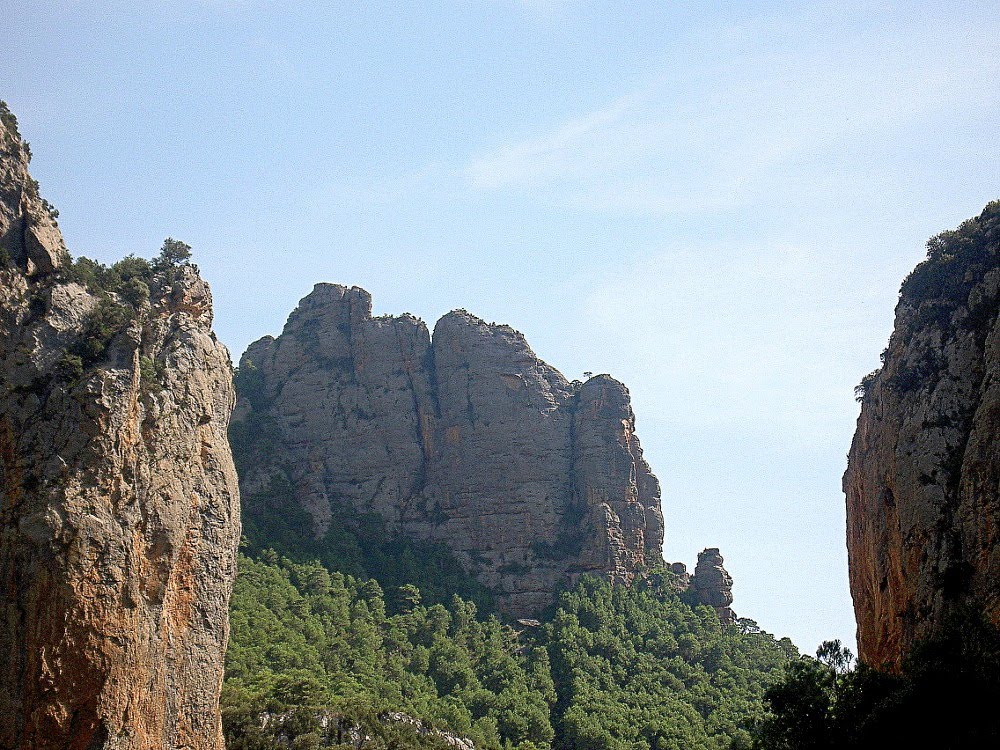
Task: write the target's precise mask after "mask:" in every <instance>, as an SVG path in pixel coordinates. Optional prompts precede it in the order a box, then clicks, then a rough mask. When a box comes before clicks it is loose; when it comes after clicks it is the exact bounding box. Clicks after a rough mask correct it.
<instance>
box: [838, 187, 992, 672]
mask: <svg viewBox="0 0 1000 750" xmlns="http://www.w3.org/2000/svg"><path fill="white" fill-rule="evenodd" d="M998 312H1000V202H994V203H991V204H990V205H988V206H987V207H986V208H985V210H984V211H983V212H982V214H981V215H980V216H978V217H976V218H974V219H970V220H968V221H966V222H964V223H963V224H962V225H961V226H960V227H959V228H958V229H957V230H954V231H948V232H944V233H942V234H940V235H938V236H937V237H934V238H932V239H931V241H930V242H928V255H927V260H925V261H924V262H923V263H921V264H920V265H919V266H917V268H916V269H915V270H914V271H913V272H912V273H911V274H910V275H909V276H908V277H907V279H906V280H905V281H904V282H903V285H902V289H901V291H900V298H899V303H898V305H897V307H896V323H895V329H894V331H893V333H892V337H891V338H890V340H889V346H888V347H887V348H886V350H885V352H884V353H883V356H882V359H883V366H882V368H881V369H880V370H877V371H876V372H874V373H872V374H871V375H869V376H867V377H866V378H865V379H864V381H862V384H861V385H860V386H859V387H858V394H859V399H860V400H861V401H862V408H861V416H860V417H859V419H858V426H857V432H856V433H855V436H854V442H853V444H852V446H851V451H850V454H849V457H848V458H849V463H848V467H847V472H846V473H845V475H844V492H845V493H846V495H847V546H848V556H849V563H850V580H851V593H852V595H853V597H854V608H855V613H856V616H857V621H858V646H859V651H860V658H861V659H862V660H863V661H864V662H866V663H868V664H869V665H872V666H876V667H881V666H887V667H889V668H890V669H898V668H899V666H900V665H901V663H902V661H903V660H904V659H905V657H906V656H907V655H908V654H909V652H910V650H911V648H912V647H913V645H914V642H915V641H917V640H919V639H923V638H927V637H930V636H933V635H934V634H935V632H936V630H937V629H938V628H939V627H940V626H941V625H942V623H944V622H945V621H946V620H947V619H948V617H949V615H950V614H952V613H956V612H959V611H960V610H962V609H963V608H969V607H971V608H975V609H978V610H981V611H982V613H983V614H985V615H986V617H987V618H988V619H990V620H991V621H992V622H993V623H994V624H1000V543H998V542H1000V493H998V487H1000V453H998V451H997V446H998V445H1000V330H998V320H997V318H998Z"/></svg>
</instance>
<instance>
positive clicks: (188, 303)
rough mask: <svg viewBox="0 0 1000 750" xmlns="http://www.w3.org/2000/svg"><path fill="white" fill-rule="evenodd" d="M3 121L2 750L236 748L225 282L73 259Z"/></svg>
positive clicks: (161, 267)
mask: <svg viewBox="0 0 1000 750" xmlns="http://www.w3.org/2000/svg"><path fill="white" fill-rule="evenodd" d="M0 120H2V125H0V748H3V749H4V750H29V749H30V750H50V749H51V750H57V749H58V750H68V749H70V748H73V749H76V748H79V750H105V749H106V750H168V749H169V750H174V749H175V748H185V749H186V750H221V748H222V747H223V743H222V737H221V727H220V721H219V712H218V699H219V691H220V688H221V682H222V668H223V663H222V660H223V653H224V649H225V645H226V638H227V634H228V621H227V616H228V611H227V609H228V601H229V593H230V590H231V585H232V581H233V577H234V575H235V553H236V544H237V541H238V538H239V517H238V497H239V496H238V488H237V482H236V475H235V472H234V468H233V464H232V456H231V453H230V450H229V446H228V442H227V439H226V429H227V424H228V421H229V416H230V412H231V408H232V406H233V401H234V395H233V390H232V385H231V369H230V365H229V360H228V355H227V353H226V350H225V349H224V347H223V346H222V345H221V344H220V343H219V342H218V341H217V340H216V339H215V336H214V335H213V334H212V330H211V323H212V312H211V296H210V293H209V290H208V286H207V285H206V284H205V283H204V282H203V281H202V280H201V279H200V278H199V277H198V274H197V272H196V271H195V269H194V268H193V267H191V266H189V265H187V264H185V263H183V262H177V261H176V259H170V258H167V259H162V260H161V262H160V263H158V264H152V265H151V264H149V263H148V262H145V261H141V260H137V259H126V261H123V263H122V264H119V265H117V266H115V267H113V268H112V269H110V270H109V269H102V267H100V266H98V265H96V264H92V263H91V264H87V263H83V262H81V263H77V264H75V265H71V264H70V263H69V257H68V254H67V253H66V249H65V247H64V246H63V241H62V238H61V235H60V232H59V230H58V228H57V227H56V224H55V221H54V219H53V214H54V212H53V211H52V210H51V208H50V207H49V206H48V204H46V203H45V202H44V201H43V200H42V199H41V198H40V197H39V196H38V186H37V183H35V182H34V181H33V180H32V179H31V177H30V176H29V174H28V159H29V156H28V152H27V148H26V145H25V144H24V143H23V142H22V141H21V139H20V136H19V135H18V133H17V128H16V121H15V120H14V118H13V116H12V115H11V114H10V112H9V111H7V109H6V107H5V106H3V105H0Z"/></svg>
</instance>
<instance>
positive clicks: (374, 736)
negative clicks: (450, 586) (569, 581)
mask: <svg viewBox="0 0 1000 750" xmlns="http://www.w3.org/2000/svg"><path fill="white" fill-rule="evenodd" d="M231 627H232V635H231V643H230V648H229V653H228V656H227V663H226V666H227V680H226V683H225V688H224V694H223V717H224V724H225V727H226V733H227V740H228V746H229V747H230V748H232V749H233V750H243V749H246V750H263V749H264V748H277V747H289V746H291V747H296V748H317V747H326V746H329V745H331V744H333V743H332V742H331V737H330V731H329V730H328V727H329V726H330V722H329V721H327V722H326V725H327V728H325V727H324V726H323V724H324V719H327V718H328V717H331V716H337V717H345V718H347V719H348V720H349V721H350V722H351V723H353V724H354V725H356V726H359V727H363V728H364V733H365V734H366V735H367V736H368V737H370V738H371V740H370V742H369V743H368V745H367V746H369V747H400V748H402V747H420V746H426V747H435V746H446V745H444V744H443V740H442V738H441V736H440V735H437V734H434V733H433V732H430V733H426V734H421V733H420V732H418V731H417V730H416V729H414V728H413V727H412V726H410V725H405V724H400V723H398V722H397V723H396V725H395V726H393V723H392V722H386V721H385V720H384V715H385V714H387V713H389V712H402V713H404V714H406V715H407V716H410V717H413V718H415V719H419V720H422V721H423V722H425V723H426V726H428V727H433V728H435V729H437V730H440V731H442V732H448V733H452V734H454V735H457V736H459V737H463V738H468V739H469V740H471V741H472V742H473V743H474V745H475V747H476V748H482V749H483V750H486V749H487V748H488V749H490V750H494V749H499V748H522V749H524V750H529V749H535V748H550V747H551V748H565V749H567V750H568V749H569V748H574V749H579V750H646V749H647V748H648V749H651V750H668V749H672V750H714V749H721V748H749V747H750V746H751V730H752V729H753V727H754V725H755V723H756V722H757V721H758V720H759V719H760V717H761V716H762V709H763V702H762V701H763V697H764V693H765V691H766V690H767V688H768V687H770V686H771V685H773V684H775V683H776V682H777V681H778V680H779V678H780V677H781V675H782V674H783V672H784V667H785V665H786V664H787V663H788V662H789V660H790V659H793V658H795V657H797V655H798V654H797V651H796V649H795V647H794V646H793V645H792V644H791V642H790V641H788V640H787V639H782V640H780V641H778V640H775V639H774V638H773V637H772V636H771V635H769V634H767V633H765V632H763V631H761V630H760V629H759V628H758V627H757V626H756V624H755V623H753V622H752V621H750V620H740V621H739V622H738V623H737V624H736V625H734V626H728V627H723V626H721V625H720V624H719V620H718V617H717V616H716V614H715V612H714V610H712V609H711V608H709V607H704V606H697V607H695V606H691V604H689V603H687V602H685V601H683V600H682V598H681V597H680V596H678V594H676V593H675V592H674V590H673V589H672V588H671V586H670V581H669V577H668V576H666V575H660V576H650V578H649V580H648V582H647V583H644V584H641V585H638V586H633V587H631V588H626V587H624V586H612V585H610V584H609V583H607V582H605V581H601V580H597V579H585V580H583V581H581V582H580V583H579V585H578V586H577V587H576V588H574V589H573V590H571V591H566V592H564V593H563V594H562V595H561V596H560V597H559V599H558V602H557V603H556V605H555V606H554V607H553V608H552V609H551V610H550V612H549V613H548V614H547V615H546V616H545V618H544V621H543V623H542V624H541V625H540V626H539V627H527V628H521V627H518V628H517V629H515V628H514V627H511V626H510V625H508V624H505V623H503V622H501V620H500V619H498V617H497V616H496V615H495V614H492V613H491V612H489V611H487V610H482V609H480V608H478V607H477V605H476V604H475V603H473V602H471V601H468V600H465V599H462V598H460V597H458V596H453V597H451V599H450V600H449V601H447V602H446V603H441V602H438V603H426V602H423V601H422V599H421V593H420V591H419V589H418V588H417V587H416V586H413V585H412V584H404V585H402V586H400V587H397V588H395V589H384V588H383V586H382V585H380V583H379V582H378V581H377V580H376V579H374V578H368V579H367V580H363V579H361V578H358V577H355V576H352V575H348V574H344V573H342V572H340V571H337V570H331V569H329V568H327V567H325V566H323V565H322V564H320V563H317V562H308V563H296V562H293V561H291V560H290V559H288V558H287V557H281V556H279V555H278V554H277V553H275V552H273V551H272V550H264V551H262V552H260V553H258V554H256V555H255V556H254V557H247V556H242V557H241V559H240V575H239V577H238V579H237V583H236V588H235V592H234V595H233V602H232V617H231ZM519 631H520V632H519ZM261 717H274V718H269V721H268V726H267V727H262V726H261V724H262V720H261ZM407 730H409V731H407ZM334 739H336V738H334ZM341 739H343V738H341ZM344 741H345V742H346V740H344Z"/></svg>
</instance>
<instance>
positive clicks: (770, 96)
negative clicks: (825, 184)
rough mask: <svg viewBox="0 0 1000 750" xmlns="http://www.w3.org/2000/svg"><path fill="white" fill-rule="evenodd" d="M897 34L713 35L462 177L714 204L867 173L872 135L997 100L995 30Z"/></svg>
mask: <svg viewBox="0 0 1000 750" xmlns="http://www.w3.org/2000/svg"><path fill="white" fill-rule="evenodd" d="M884 33H885V36H884V38H873V37H872V34H874V32H869V33H868V35H867V36H864V37H858V38H857V39H854V40H851V42H849V43H845V42H844V41H843V39H841V38H840V37H831V38H830V39H822V38H819V39H817V38H815V36H810V35H809V34H807V32H806V31H805V30H802V29H799V30H796V29H794V28H785V29H780V30H775V29H773V28H759V29H727V30H719V31H718V33H715V34H701V35H699V37H698V38H697V39H695V40H691V41H690V42H689V43H688V44H687V45H685V46H684V47H683V48H682V49H679V50H676V51H675V53H674V54H673V56H672V58H671V59H668V60H667V61H665V63H664V69H663V72H662V74H661V75H660V77H659V78H657V79H656V80H654V81H653V82H651V83H650V84H648V85H647V86H645V87H642V88H641V89H640V90H636V91H632V92H629V93H627V94H625V95H623V96H621V97H620V98H618V99H617V100H615V101H613V102H611V103H609V104H607V105H606V106H602V107H600V108H598V109H596V110H594V111H592V112H589V113H586V114H583V115H581V116H578V117H574V118H571V119H570V120H568V121H566V122H564V123H561V124H557V125H555V126H553V127H551V128H550V129H549V130H548V131H543V132H542V133H540V134H539V135H536V136H533V137H530V138H526V139H523V140H520V141H515V142H512V143H507V144H503V145H501V146H499V147H498V148H496V149H495V150H493V151H491V152H487V153H482V154H479V155H477V156H475V157H474V158H472V159H471V160H470V161H469V162H468V163H467V164H466V165H465V166H464V168H463V169H462V175H463V177H464V178H465V180H466V181H467V184H468V185H469V186H471V187H472V188H474V189H475V190H478V191H490V192H500V191H510V192H517V193H524V194H530V195H531V196H532V197H536V198H538V199H539V200H543V201H546V202H549V203H553V204H557V205H569V206H573V207H582V208H589V209H594V210H603V211H615V212H625V213H638V214H654V215H655V214H676V213H687V212H692V211H713V210H718V209H719V208H723V207H727V206H733V205H739V204H747V203H751V202H753V201H754V200H755V199H757V198H759V197H760V196H761V195H771V196H773V195H774V194H775V191H780V190H784V191H788V190H792V191H794V192H796V193H799V192H800V191H801V188H802V185H800V184H797V180H796V179H795V172H796V170H797V169H798V168H799V166H800V165H801V164H803V163H809V164H812V165H813V166H816V164H817V162H822V161H824V160H826V161H827V162H829V163H830V164H831V165H832V166H834V167H835V168H836V169H837V170H840V171H842V172H845V176H846V173H848V172H850V171H851V170H865V169H867V168H868V166H869V165H868V164H867V163H866V161H865V159H864V157H862V156H860V155H859V154H858V153H851V152H850V149H854V150H855V151H857V150H858V149H859V148H860V149H865V148H876V150H877V146H872V145H871V141H873V140H877V139H878V138H880V137H887V136H889V135H891V134H892V133H893V132H894V131H895V130H898V129H901V128H904V127H906V126H907V125H909V124H912V123H914V122H916V123H919V122H921V121H922V120H928V119H932V118H934V117H937V116H940V115H943V114H945V113H950V114H952V115H953V116H954V117H955V118H961V117H964V116H967V115H969V114H970V113H975V112H981V111H984V110H993V111H995V110H996V109H997V107H998V101H997V96H996V93H997V91H996V81H997V80H998V79H1000V54H998V53H1000V45H998V44H997V34H996V30H995V29H992V28H984V31H983V34H982V35H981V36H980V37H979V38H975V39H970V38H969V36H968V32H967V28H964V27H963V28H959V27H956V28H954V29H949V28H947V27H934V28H924V27H922V26H916V25H914V26H911V27H907V28H899V29H896V30H892V31H885V32H884ZM776 37H779V39H778V41H776ZM804 37H808V40H807V43H806V42H803V41H802V40H803V38H804Z"/></svg>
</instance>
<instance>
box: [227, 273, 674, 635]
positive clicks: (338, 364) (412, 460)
mask: <svg viewBox="0 0 1000 750" xmlns="http://www.w3.org/2000/svg"><path fill="white" fill-rule="evenodd" d="M240 367H241V378H242V377H244V376H245V377H246V378H247V379H248V381H249V380H250V379H251V376H252V381H253V383H254V389H253V392H252V393H250V394H247V395H245V396H244V394H241V398H240V402H239V403H238V405H237V410H236V413H235V414H234V426H239V425H242V426H243V427H244V428H248V429H246V430H244V434H249V435H251V439H254V438H253V436H254V435H260V436H261V437H260V438H256V444H255V446H256V447H255V448H254V449H253V451H252V452H251V455H250V456H249V457H248V458H247V459H246V460H245V461H244V463H245V467H242V468H244V470H243V471H242V472H241V482H242V489H243V494H244V498H245V502H246V503H247V505H248V506H250V505H252V504H264V505H266V504H267V503H268V502H269V500H268V487H270V486H273V482H274V481H275V477H276V476H278V477H279V478H280V479H281V480H282V482H284V483H285V484H286V486H290V487H291V488H292V489H291V491H292V492H293V493H294V498H295V503H296V505H297V507H299V508H302V509H305V510H306V511H307V512H308V517H309V529H308V530H307V531H306V532H305V533H307V534H309V535H310V536H312V537H313V538H315V539H321V538H322V537H323V536H324V535H325V534H326V533H327V531H328V530H329V529H330V528H331V524H343V523H351V518H352V517H356V516H357V515H358V514H362V513H376V514H378V516H380V517H381V518H382V519H384V521H385V523H386V527H387V529H388V531H389V533H393V534H405V535H412V536H413V537H416V538H420V539H423V540H431V541H437V542H441V543H443V544H445V545H447V547H448V548H449V549H450V550H451V551H453V552H454V553H455V555H456V557H457V558H458V560H459V561H460V562H461V563H462V564H463V566H464V567H465V568H466V569H467V570H468V571H470V572H472V573H474V574H475V575H476V576H477V577H478V578H479V580H480V581H482V582H483V583H484V584H486V585H487V586H489V587H490V588H491V589H492V590H494V591H495V592H496V593H497V594H498V603H499V604H500V606H501V607H502V608H503V609H504V610H505V611H507V612H508V613H509V614H511V615H515V616H527V615H531V614H535V613H537V612H538V611H539V610H541V609H542V608H543V607H545V606H546V605H548V604H549V603H550V602H551V601H552V597H553V595H554V593H555V591H556V590H557V588H558V587H559V586H560V585H561V584H563V583H567V582H571V581H572V580H574V579H575V578H576V577H578V576H579V575H580V574H582V573H598V574H601V575H605V576H607V577H610V578H612V579H614V580H621V581H626V582H628V581H631V580H632V579H633V578H634V576H635V575H636V574H637V573H638V572H639V571H640V570H641V569H642V568H643V567H644V566H646V565H649V564H654V563H662V553H661V547H662V543H663V516H662V513H661V510H660V489H659V483H658V482H657V480H656V478H655V477H654V476H653V474H652V473H651V471H650V469H649V466H648V465H647V463H646V461H645V460H644V459H643V457H642V449H641V448H640V446H639V440H638V438H637V437H636V435H635V418H634V415H633V413H632V408H631V406H630V403H629V394H628V389H626V388H625V386H624V385H622V384H621V383H619V382H618V381H616V380H614V379H613V378H611V377H609V376H607V375H599V376H596V377H593V378H590V379H589V380H588V381H587V382H585V383H579V382H569V381H567V380H566V378H564V377H563V376H562V375H561V374H560V373H559V372H558V371H557V370H555V369H554V368H553V367H550V366H549V365H547V364H546V363H544V362H543V361H541V360H540V359H539V358H538V357H536V356H535V354H534V352H532V350H531V348H530V347H529V346H528V344H527V342H526V341H525V339H524V336H523V335H521V334H520V333H518V332H517V331H515V330H514V329H513V328H511V327H510V326H506V325H497V324H492V323H486V322H485V321H483V320H480V319H479V318H477V317H476V316H474V315H472V314H470V313H468V312H466V311H464V310H457V311H453V312H451V313H448V314H447V315H445V316H444V317H443V318H441V319H440V320H439V321H438V322H437V324H436V325H435V327H434V333H433V336H431V335H430V332H429V331H428V329H427V326H426V325H425V324H424V323H423V322H422V321H420V320H418V319H417V318H414V317H412V316H410V315H402V316H385V317H372V314H371V297H370V296H369V294H368V293H367V292H366V291H364V290H363V289H360V288H358V287H352V288H348V287H344V286H340V285H336V284H318V285H316V287H315V289H314V290H313V291H312V293H311V294H309V295H308V296H307V297H305V298H304V299H303V300H302V301H301V302H300V304H299V306H298V308H297V309H296V310H295V311H294V312H293V313H292V314H291V316H290V317H289V319H288V322H287V324H286V325H285V328H284V331H283V332H282V334H281V335H280V336H278V337H277V338H273V337H265V338H263V339H261V340H259V341H257V342H256V343H254V344H252V345H251V346H250V347H249V348H248V349H247V351H246V353H245V354H244V355H243V358H242V360H241V364H240ZM265 425H266V435H265V434H264V431H263V430H262V428H263V427H264V426H265Z"/></svg>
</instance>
